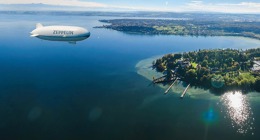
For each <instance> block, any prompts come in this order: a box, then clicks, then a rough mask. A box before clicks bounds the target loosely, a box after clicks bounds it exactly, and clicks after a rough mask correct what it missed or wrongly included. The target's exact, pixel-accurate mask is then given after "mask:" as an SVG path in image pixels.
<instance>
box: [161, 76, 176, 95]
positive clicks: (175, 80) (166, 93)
mask: <svg viewBox="0 0 260 140" xmlns="http://www.w3.org/2000/svg"><path fill="white" fill-rule="evenodd" d="M177 80H178V78H176V79H175V81H174V82H172V84H171V85H170V86H169V88H168V89H167V90H166V91H165V92H164V94H167V93H168V92H169V90H170V89H171V88H172V86H173V85H174V84H175V83H176V82H177Z"/></svg>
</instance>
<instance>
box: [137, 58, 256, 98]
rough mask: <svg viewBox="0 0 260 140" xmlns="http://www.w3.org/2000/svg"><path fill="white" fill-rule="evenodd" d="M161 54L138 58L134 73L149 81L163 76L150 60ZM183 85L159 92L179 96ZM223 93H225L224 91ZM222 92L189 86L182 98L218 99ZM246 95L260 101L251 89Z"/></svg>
mask: <svg viewBox="0 0 260 140" xmlns="http://www.w3.org/2000/svg"><path fill="white" fill-rule="evenodd" d="M161 56H163V55H158V56H153V57H150V58H146V59H143V60H140V61H139V62H138V63H136V65H135V68H136V73H137V74H138V75H140V76H142V77H144V78H145V79H148V80H149V81H151V82H152V80H153V77H155V78H157V77H160V76H163V74H162V73H159V72H156V70H154V69H153V68H152V62H153V61H154V60H156V59H157V58H160V57H161ZM157 86H159V87H160V88H162V89H164V90H166V89H167V88H168V87H169V85H168V84H167V85H162V84H158V85H157ZM184 89H185V87H184V86H183V85H182V83H181V82H180V83H178V84H176V85H174V86H173V87H172V88H171V89H170V91H169V93H168V94H167V95H164V94H163V92H162V93H159V94H161V95H162V96H169V95H170V96H176V97H180V95H181V93H182V92H183V90H184ZM224 94H225V93H224ZM224 94H222V95H215V94H214V93H212V92H210V91H209V90H205V89H201V88H195V87H190V89H189V90H188V91H187V95H186V96H185V97H184V98H192V99H203V100H219V99H220V98H221V97H222V96H223V95H224ZM246 95H247V97H248V98H249V99H250V101H260V93H259V92H256V91H253V92H249V93H247V94H246Z"/></svg>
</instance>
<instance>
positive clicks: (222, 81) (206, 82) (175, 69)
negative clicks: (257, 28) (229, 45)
mask: <svg viewBox="0 0 260 140" xmlns="http://www.w3.org/2000/svg"><path fill="white" fill-rule="evenodd" d="M259 60H260V48H256V49H248V50H237V49H214V50H198V51H193V52H184V53H176V54H167V55H164V56H163V57H162V58H159V59H157V60H156V61H154V62H153V67H154V68H155V69H156V70H157V71H158V72H163V73H165V74H166V76H167V78H168V79H170V78H172V77H173V76H174V75H175V76H176V75H177V77H179V78H180V79H181V80H182V81H184V82H186V83H190V84H191V85H192V86H196V87H200V88H205V89H214V90H222V91H223V90H233V89H235V90H244V91H252V90H256V91H260V71H259V70H260V69H259V62H260V61H259Z"/></svg>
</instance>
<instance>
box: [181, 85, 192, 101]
mask: <svg viewBox="0 0 260 140" xmlns="http://www.w3.org/2000/svg"><path fill="white" fill-rule="evenodd" d="M189 87H190V84H189V85H188V86H187V87H186V89H185V90H184V91H183V93H182V94H181V97H180V98H181V99H182V98H183V97H184V95H185V94H186V92H187V90H188V88H189Z"/></svg>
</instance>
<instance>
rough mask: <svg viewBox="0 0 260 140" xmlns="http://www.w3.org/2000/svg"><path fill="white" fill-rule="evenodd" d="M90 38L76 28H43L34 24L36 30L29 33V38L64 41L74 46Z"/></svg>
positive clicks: (85, 31) (87, 32)
mask: <svg viewBox="0 0 260 140" xmlns="http://www.w3.org/2000/svg"><path fill="white" fill-rule="evenodd" d="M89 36H90V32H89V31H88V30H87V29H85V28H82V27H77V26H43V25H42V24H41V23H37V24H36V29H34V30H33V31H32V32H31V37H37V38H40V39H44V40H50V41H66V42H69V43H73V44H75V43H76V42H77V41H81V40H84V39H86V38H88V37H89Z"/></svg>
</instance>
